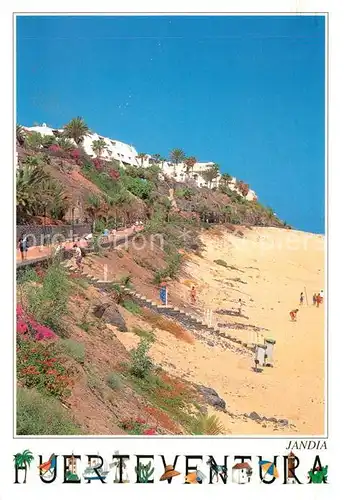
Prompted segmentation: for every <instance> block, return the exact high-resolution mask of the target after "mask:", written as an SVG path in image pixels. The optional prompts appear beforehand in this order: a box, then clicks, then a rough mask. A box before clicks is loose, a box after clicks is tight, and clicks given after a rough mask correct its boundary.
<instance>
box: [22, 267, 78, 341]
mask: <svg viewBox="0 0 344 500" xmlns="http://www.w3.org/2000/svg"><path fill="white" fill-rule="evenodd" d="M71 289H72V286H71V283H70V282H69V279H68V276H67V273H66V271H65V270H64V269H63V267H62V266H61V265H59V264H58V263H56V262H55V263H53V264H52V265H50V266H49V268H48V270H47V272H46V274H45V276H44V277H43V280H42V286H39V287H38V286H31V285H30V284H29V285H28V286H27V287H26V288H25V290H24V295H25V298H26V301H27V306H28V312H29V313H31V314H32V315H33V316H34V317H35V319H36V321H38V322H39V323H42V324H43V325H46V326H50V327H51V328H52V329H53V330H54V332H55V333H61V334H62V333H63V332H64V328H63V323H62V319H63V316H64V315H66V314H67V312H68V307H67V306H68V299H69V295H70V292H71Z"/></svg>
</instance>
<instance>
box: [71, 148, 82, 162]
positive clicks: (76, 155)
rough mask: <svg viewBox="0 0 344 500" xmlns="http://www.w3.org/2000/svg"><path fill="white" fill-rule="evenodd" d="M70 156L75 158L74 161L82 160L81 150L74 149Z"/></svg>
mask: <svg viewBox="0 0 344 500" xmlns="http://www.w3.org/2000/svg"><path fill="white" fill-rule="evenodd" d="M70 155H71V157H72V158H73V160H79V159H80V151H79V149H73V150H72V151H71V152H70Z"/></svg>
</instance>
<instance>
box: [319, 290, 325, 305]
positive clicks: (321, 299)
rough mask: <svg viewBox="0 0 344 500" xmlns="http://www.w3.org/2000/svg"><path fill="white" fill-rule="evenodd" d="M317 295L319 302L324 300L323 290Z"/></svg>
mask: <svg viewBox="0 0 344 500" xmlns="http://www.w3.org/2000/svg"><path fill="white" fill-rule="evenodd" d="M319 296H320V304H322V303H323V301H324V290H320V293H319Z"/></svg>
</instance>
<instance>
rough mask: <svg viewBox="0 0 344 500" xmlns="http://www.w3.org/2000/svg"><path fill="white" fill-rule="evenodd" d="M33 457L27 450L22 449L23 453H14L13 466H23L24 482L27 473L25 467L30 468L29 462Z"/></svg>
mask: <svg viewBox="0 0 344 500" xmlns="http://www.w3.org/2000/svg"><path fill="white" fill-rule="evenodd" d="M33 459H34V457H33V455H32V453H31V451H29V450H25V451H23V453H17V454H16V455H14V466H15V467H16V468H23V467H24V469H25V476H24V483H26V475H27V468H28V467H29V468H30V464H31V462H32V461H33Z"/></svg>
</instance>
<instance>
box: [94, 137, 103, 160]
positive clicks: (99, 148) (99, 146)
mask: <svg viewBox="0 0 344 500" xmlns="http://www.w3.org/2000/svg"><path fill="white" fill-rule="evenodd" d="M105 148H106V142H105V141H104V139H98V140H96V141H93V142H92V149H93V151H94V152H95V154H96V155H97V156H101V155H102V152H103V151H104V149H105Z"/></svg>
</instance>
